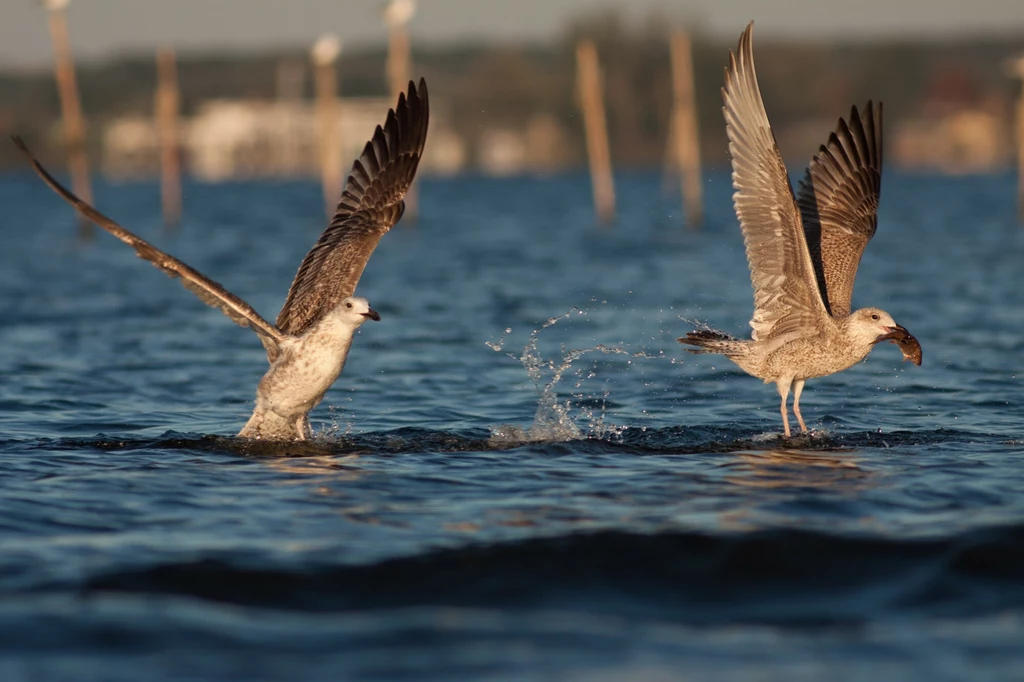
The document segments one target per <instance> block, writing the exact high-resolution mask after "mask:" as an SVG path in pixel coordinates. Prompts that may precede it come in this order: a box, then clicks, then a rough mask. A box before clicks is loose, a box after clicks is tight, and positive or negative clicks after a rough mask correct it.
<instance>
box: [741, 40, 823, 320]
mask: <svg viewBox="0 0 1024 682" xmlns="http://www.w3.org/2000/svg"><path fill="white" fill-rule="evenodd" d="M753 26H754V24H753V22H751V23H750V25H748V26H747V29H746V30H745V31H744V32H743V35H742V36H740V41H739V45H738V47H737V50H736V53H735V54H733V53H731V52H730V54H729V67H728V68H727V69H726V71H725V87H724V88H723V89H722V98H723V101H724V103H725V106H724V107H723V112H724V114H725V121H726V132H727V133H728V137H729V153H730V155H731V156H732V169H733V172H732V181H733V187H734V188H735V190H736V192H735V193H734V194H733V204H734V205H735V207H736V215H737V216H738V217H739V220H740V228H741V229H742V231H743V241H744V243H745V245H746V250H747V261H748V262H749V264H750V279H751V283H752V284H753V287H754V316H753V318H752V319H751V320H750V326H751V327H753V338H754V339H755V340H768V339H774V338H781V337H783V336H785V337H786V338H787V339H791V338H799V337H800V336H803V335H806V334H813V333H816V330H817V326H818V322H819V321H820V320H821V319H822V318H823V317H825V316H827V315H828V312H827V311H826V310H825V307H824V303H823V301H822V298H821V295H820V293H819V291H818V285H817V281H816V279H815V274H814V265H813V263H812V262H811V257H810V254H809V253H808V250H807V243H806V241H805V238H804V230H803V226H802V224H801V221H800V213H799V211H798V209H797V206H796V201H795V199H794V197H793V189H792V187H791V186H790V184H789V174H788V173H787V171H786V166H785V164H783V161H782V156H781V155H780V154H779V148H778V145H777V144H776V142H775V135H774V134H773V133H772V130H771V126H770V124H769V123H768V115H767V113H766V112H765V109H764V103H763V101H762V99H761V91H760V89H759V87H758V85H757V74H756V72H755V70H754V53H753V43H752V38H751V35H752V32H753Z"/></svg>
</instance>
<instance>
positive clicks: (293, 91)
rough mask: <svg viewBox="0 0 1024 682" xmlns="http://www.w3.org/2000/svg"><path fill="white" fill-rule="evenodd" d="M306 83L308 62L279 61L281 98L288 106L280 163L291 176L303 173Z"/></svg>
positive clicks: (279, 99)
mask: <svg viewBox="0 0 1024 682" xmlns="http://www.w3.org/2000/svg"><path fill="white" fill-rule="evenodd" d="M305 87H306V64H305V62H303V61H301V60H297V59H286V60H284V61H282V62H280V63H279V64H278V65H277V100H278V102H279V104H280V105H281V106H283V107H284V110H283V113H284V120H283V121H282V126H283V130H282V131H281V139H282V144H281V157H280V167H281V170H282V171H283V172H284V174H285V175H288V176H295V175H299V174H300V172H301V169H302V149H301V146H302V143H301V140H302V132H303V123H302V120H301V114H300V112H299V109H300V107H301V106H302V99H303V91H304V90H305Z"/></svg>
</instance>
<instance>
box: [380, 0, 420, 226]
mask: <svg viewBox="0 0 1024 682" xmlns="http://www.w3.org/2000/svg"><path fill="white" fill-rule="evenodd" d="M415 13H416V2H415V0H391V1H390V2H389V3H388V4H387V6H386V7H385V8H384V23H385V24H387V26H388V62H387V77H388V86H389V87H390V89H391V99H392V101H393V102H395V101H398V95H399V93H402V92H405V89H406V86H407V85H408V84H409V79H410V74H411V73H412V63H411V62H412V50H411V48H410V45H409V21H410V20H411V19H412V17H413V15H414V14H415ZM416 186H417V183H416V181H415V179H414V180H413V184H412V186H411V187H409V191H408V192H406V193H405V224H406V225H412V224H413V223H414V222H415V221H416V214H417V208H418V207H417V204H418V201H417V199H418V197H417V194H418V193H417V191H416Z"/></svg>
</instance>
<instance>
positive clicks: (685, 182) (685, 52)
mask: <svg viewBox="0 0 1024 682" xmlns="http://www.w3.org/2000/svg"><path fill="white" fill-rule="evenodd" d="M670 44H671V55H672V96H673V107H672V124H671V128H672V130H671V133H670V134H669V143H670V144H671V145H672V146H673V149H674V158H675V162H676V164H677V168H678V170H679V178H680V190H681V195H682V200H683V207H684V211H685V213H686V224H687V225H689V226H690V227H691V228H694V229H695V228H697V227H700V223H701V220H702V217H703V208H702V206H701V204H702V197H701V194H702V187H701V169H700V139H699V134H698V131H697V106H696V98H695V97H694V92H693V53H692V49H691V46H690V37H689V36H688V35H686V33H685V32H683V31H676V32H675V33H673V34H672V39H671V43H670Z"/></svg>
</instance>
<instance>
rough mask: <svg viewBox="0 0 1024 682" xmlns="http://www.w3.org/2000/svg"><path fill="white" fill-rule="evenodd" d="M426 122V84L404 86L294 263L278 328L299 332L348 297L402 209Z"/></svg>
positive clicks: (427, 101)
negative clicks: (326, 220) (318, 231)
mask: <svg viewBox="0 0 1024 682" xmlns="http://www.w3.org/2000/svg"><path fill="white" fill-rule="evenodd" d="M429 118H430V107H429V100H428V96H427V84H426V82H425V81H424V80H423V79H420V82H419V87H418V88H417V86H416V85H415V84H414V83H412V82H410V83H409V92H408V95H406V94H405V93H403V94H400V95H399V96H398V105H397V106H396V107H395V108H394V109H392V110H389V111H388V116H387V120H386V121H385V123H384V126H383V127H381V126H377V130H376V131H375V132H374V134H373V137H372V138H371V139H370V141H369V142H367V143H366V146H365V147H364V148H363V153H362V155H360V157H359V158H358V159H356V161H355V163H354V164H353V165H352V172H351V173H350V174H349V177H348V180H347V181H346V183H345V188H344V190H342V193H341V200H340V201H339V202H338V208H337V211H336V212H335V214H334V218H333V219H332V220H331V223H330V225H328V226H327V229H326V230H324V232H323V234H322V235H320V238H319V239H318V240H317V242H316V244H314V245H313V248H312V249H310V251H309V253H308V254H306V257H305V258H304V259H303V261H302V264H301V265H300V266H299V270H298V272H297V273H296V275H295V279H294V281H293V282H292V285H291V288H290V289H289V290H288V297H287V298H286V299H285V303H284V306H283V307H282V308H281V313H280V314H279V315H278V317H277V326H278V328H280V329H281V330H282V331H284V332H286V333H289V334H295V335H299V334H302V333H303V332H305V331H306V330H307V329H309V328H310V327H311V326H313V325H314V324H316V322H317V321H318V320H319V319H321V318H322V317H323V315H324V314H326V313H327V312H328V311H329V310H331V309H332V308H334V307H335V306H336V305H338V303H339V302H340V301H341V300H342V299H344V298H345V297H347V296H351V295H352V294H353V293H355V290H356V285H357V284H358V283H359V278H360V277H361V276H362V274H363V269H364V268H365V267H366V262H367V261H368V260H369V259H370V255H371V254H373V250H374V249H375V248H376V247H377V243H378V242H379V241H380V238H381V237H382V236H384V234H385V233H387V232H388V230H390V229H391V228H392V227H393V226H394V225H395V223H397V222H398V220H399V219H400V218H401V217H402V213H403V212H404V211H405V202H404V200H403V198H404V197H405V193H406V192H407V191H408V190H409V187H410V186H411V185H412V181H413V178H414V177H415V176H416V168H417V167H418V166H419V162H420V158H421V157H422V155H423V146H424V144H425V143H426V139H427V124H428V121H429Z"/></svg>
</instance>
